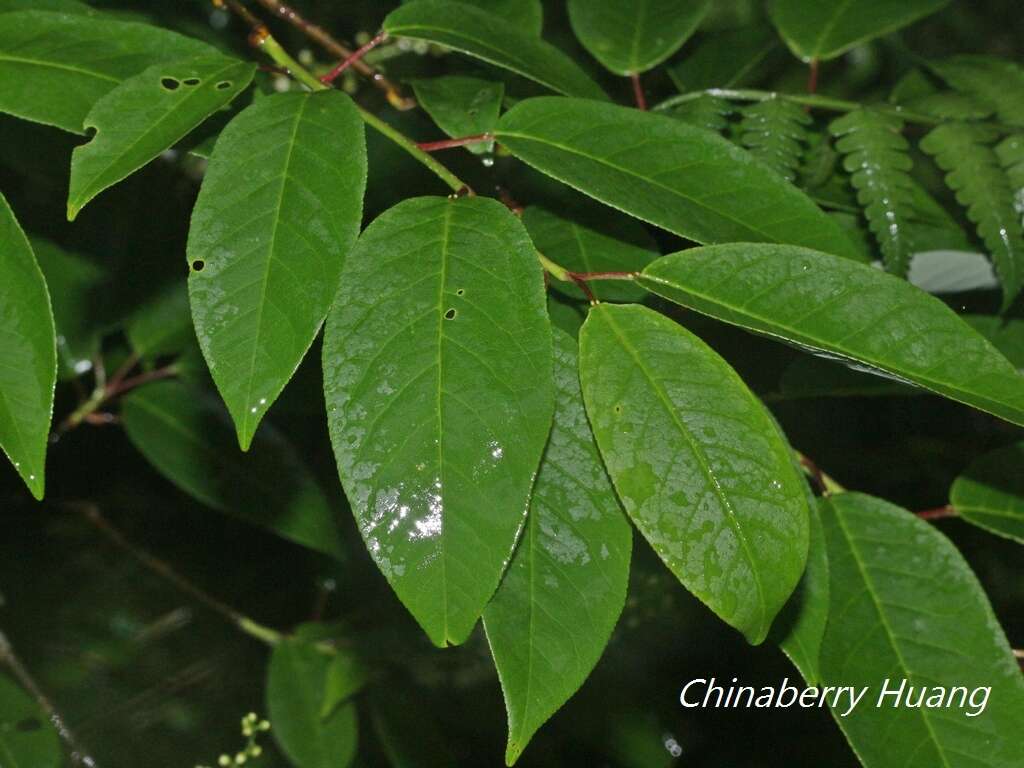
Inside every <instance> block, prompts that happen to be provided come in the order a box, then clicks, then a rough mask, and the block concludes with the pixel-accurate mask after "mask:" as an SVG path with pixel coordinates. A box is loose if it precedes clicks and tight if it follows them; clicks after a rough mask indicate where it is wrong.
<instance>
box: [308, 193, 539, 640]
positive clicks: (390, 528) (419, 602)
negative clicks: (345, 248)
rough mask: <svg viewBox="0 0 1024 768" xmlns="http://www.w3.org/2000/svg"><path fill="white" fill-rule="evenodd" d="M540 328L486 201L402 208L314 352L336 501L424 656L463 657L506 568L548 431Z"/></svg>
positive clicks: (510, 242)
mask: <svg viewBox="0 0 1024 768" xmlns="http://www.w3.org/2000/svg"><path fill="white" fill-rule="evenodd" d="M551 365H552V363H551V326H550V323H549V322H548V318H547V312H546V310H545V304H544V282H543V276H542V274H541V269H540V264H539V262H538V261H537V258H536V255H535V252H534V249H533V245H532V244H531V243H530V240H529V237H528V236H527V234H526V231H525V230H524V229H523V227H522V225H521V224H520V223H519V221H518V220H517V219H516V217H515V216H513V215H512V213H511V212H509V210H508V209H507V208H505V207H504V206H503V205H502V204H501V203H499V202H497V201H496V200H491V199H486V198H480V197H470V198H462V199H457V200H449V199H445V198H435V197H422V198H413V199H410V200H406V201H404V202H402V203H400V204H399V205H397V206H395V207H394V208H391V209H390V210H389V211H387V212H386V213H384V214H383V215H382V216H381V217H380V218H378V219H377V220H376V221H374V222H373V223H372V224H371V225H370V226H369V227H368V228H367V229H366V231H365V232H364V233H363V235H362V237H361V238H360V240H359V243H358V245H357V246H356V250H355V252H354V253H353V254H352V257H351V258H349V260H348V261H347V262H346V265H345V272H344V275H343V277H342V281H341V288H340V290H339V291H338V296H337V300H336V301H335V302H334V308H333V309H332V312H331V317H330V320H329V321H328V325H327V332H326V336H325V339H324V364H323V367H324V390H325V393H326V398H327V406H328V420H329V423H330V429H331V439H332V442H333V444H334V453H335V457H336V458H337V462H338V472H339V474H340V476H341V481H342V484H343V485H344V487H345V493H346V495H347V496H348V499H349V501H350V503H351V504H352V510H353V512H354V514H355V517H356V520H357V522H358V523H359V529H360V531H361V533H362V535H363V538H364V539H365V540H366V544H367V547H368V548H369V550H370V554H371V555H372V556H373V559H374V560H375V561H376V563H377V565H378V567H379V568H380V569H381V571H382V572H383V573H384V575H385V576H386V577H387V579H388V581H389V582H390V583H391V586H392V587H393V588H394V590H395V592H396V593H397V594H398V597H399V598H400V599H401V601H402V602H403V603H404V604H405V606H406V607H407V608H408V609H409V611H410V612H411V613H412V615H413V616H414V617H415V618H416V620H417V621H418V622H419V623H420V625H421V626H422V627H423V629H424V630H425V631H426V633H427V635H428V636H429V637H430V639H431V641H433V642H434V643H435V644H436V645H439V646H443V645H445V644H447V643H452V644H458V643H461V642H463V641H464V640H465V639H466V638H467V637H468V635H469V633H470V632H471V631H472V629H473V626H474V624H475V623H476V620H477V618H478V617H479V616H480V613H481V611H482V610H483V608H484V605H485V604H486V603H487V601H488V600H489V599H490V597H491V595H492V594H493V592H494V590H495V589H496V588H497V586H498V581H499V579H500V577H501V573H502V571H503V570H504V567H505V564H506V563H507V562H508V559H509V558H510V557H511V555H512V550H513V547H514V546H515V542H516V537H517V536H518V534H519V530H520V529H521V528H522V525H523V521H524V518H525V516H526V510H527V505H528V502H529V496H530V488H531V487H532V485H533V478H534V475H535V473H536V471H537V466H538V464H539V462H540V458H541V453H542V452H543V449H544V443H545V441H546V439H547V435H548V430H549V428H550V425H551V417H552V411H553V408H554V389H553V384H552V380H551V376H552V374H551Z"/></svg>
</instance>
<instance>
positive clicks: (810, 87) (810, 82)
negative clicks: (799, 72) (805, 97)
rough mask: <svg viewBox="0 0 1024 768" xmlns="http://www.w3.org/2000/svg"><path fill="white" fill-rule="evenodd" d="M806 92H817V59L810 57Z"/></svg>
mask: <svg viewBox="0 0 1024 768" xmlns="http://www.w3.org/2000/svg"><path fill="white" fill-rule="evenodd" d="M807 92H808V93H817V92H818V60H817V59H811V62H810V72H808V74H807Z"/></svg>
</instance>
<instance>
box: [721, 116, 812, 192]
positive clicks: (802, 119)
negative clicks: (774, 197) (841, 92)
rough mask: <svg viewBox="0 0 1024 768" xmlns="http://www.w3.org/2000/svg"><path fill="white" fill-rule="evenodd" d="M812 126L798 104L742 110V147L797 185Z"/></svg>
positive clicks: (809, 119) (809, 118)
mask: <svg viewBox="0 0 1024 768" xmlns="http://www.w3.org/2000/svg"><path fill="white" fill-rule="evenodd" d="M810 123H811V117H810V115H808V114H807V113H806V112H805V111H804V109H803V107H801V106H799V105H798V104H794V103H793V102H790V101H784V100H782V99H766V100H764V101H760V102H757V103H755V104H751V105H750V106H749V107H746V108H745V109H744V110H743V120H742V122H741V123H740V127H739V132H740V143H741V144H742V145H743V146H744V147H746V148H747V149H749V150H750V153H751V154H752V155H753V156H754V157H757V158H760V159H761V160H763V161H764V162H765V164H766V165H768V166H769V167H770V168H772V169H773V170H774V171H776V172H777V173H778V174H779V175H780V176H782V177H783V178H784V179H786V180H787V181H794V180H795V179H796V175H797V170H798V169H799V168H800V160H801V158H802V157H803V154H804V151H805V149H806V145H807V126H808V125H810Z"/></svg>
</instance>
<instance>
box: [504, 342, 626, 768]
mask: <svg viewBox="0 0 1024 768" xmlns="http://www.w3.org/2000/svg"><path fill="white" fill-rule="evenodd" d="M555 393H556V394H555V420H554V425H553V427H552V429H551V436H550V438H549V440H548V446H547V449H546V450H545V452H544V458H543V460H542V461H541V465H540V471H539V473H538V474H537V482H536V484H535V486H534V489H533V497H532V499H531V502H530V512H529V516H528V517H527V520H526V528H525V530H524V531H523V535H522V541H521V542H520V543H519V547H518V548H517V549H516V553H515V557H513V558H512V562H511V563H510V564H509V567H508V571H507V572H506V573H505V578H504V579H503V580H502V582H501V586H500V587H499V588H498V591H497V593H495V595H494V597H493V598H492V600H491V602H490V603H488V605H487V609H486V610H485V611H484V627H485V628H486V630H487V639H488V641H489V643H490V646H491V653H492V654H493V656H494V663H495V666H497V668H498V677H499V678H500V680H501V687H502V690H503V691H504V694H505V708H506V709H507V711H508V748H507V750H506V752H505V760H506V762H507V763H508V764H509V765H511V764H512V763H514V762H515V761H516V759H518V757H519V755H520V754H521V753H522V751H523V749H525V747H526V745H527V744H528V743H529V741H530V739H531V737H532V736H533V734H534V732H535V731H536V730H537V729H538V728H539V727H540V726H541V725H543V724H544V722H545V721H546V720H547V719H548V718H549V717H551V715H553V714H554V713H555V712H557V711H558V710H559V709H560V708H561V707H562V705H563V704H564V703H565V702H566V700H567V699H568V698H569V697H570V696H572V695H573V694H574V693H575V692H576V690H577V689H578V688H579V687H580V685H582V683H583V681H584V680H586V678H587V676H588V675H589V674H590V671H591V670H592V669H593V668H594V665H595V664H596V663H597V661H598V659H599V658H600V657H601V654H602V652H603V651H604V647H605V645H606V644H607V642H608V638H609V637H610V636H611V633H612V629H613V628H614V627H615V623H616V621H617V620H618V618H619V614H620V613H621V612H622V605H623V602H624V601H625V599H626V586H627V582H628V581H629V559H630V550H631V548H632V533H631V530H630V527H629V523H628V522H627V520H626V516H625V515H624V514H623V512H622V509H621V507H620V506H619V502H618V499H616V497H615V491H614V489H613V488H612V485H611V482H610V481H609V480H608V476H607V475H606V474H605V470H604V465H603V464H602V463H601V457H600V455H599V454H598V452H597V446H596V445H595V444H594V437H593V435H592V434H591V432H590V425H589V424H588V423H587V414H586V412H585V411H584V409H583V396H582V394H581V392H580V383H579V369H578V363H577V351H576V342H575V341H573V340H572V339H571V338H570V337H569V336H568V335H566V334H565V333H563V332H561V331H557V332H556V333H555Z"/></svg>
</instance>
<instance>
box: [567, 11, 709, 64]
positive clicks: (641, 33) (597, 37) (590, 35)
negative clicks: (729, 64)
mask: <svg viewBox="0 0 1024 768" xmlns="http://www.w3.org/2000/svg"><path fill="white" fill-rule="evenodd" d="M710 7H711V0H569V21H570V22H571V23H572V29H573V32H575V33H576V37H577V38H579V41H580V42H581V43H583V47H584V48H586V49H587V51H589V52H590V55H592V56H593V57H594V58H595V59H597V60H598V61H600V62H601V63H602V64H603V65H604V66H605V67H606V68H607V69H609V70H610V71H612V72H614V73H615V74H617V75H632V74H635V73H640V72H646V71H647V70H648V69H650V68H651V67H656V66H657V65H658V64H661V62H663V61H664V60H665V59H667V58H668V57H669V56H671V55H672V54H673V53H675V52H676V51H677V50H679V48H680V46H682V44H683V43H685V42H686V41H687V39H689V37H690V35H692V34H693V33H694V32H695V31H696V30H697V27H698V25H699V24H700V22H701V21H702V20H703V18H704V16H705V15H706V14H707V12H708V9H709V8H710Z"/></svg>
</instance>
